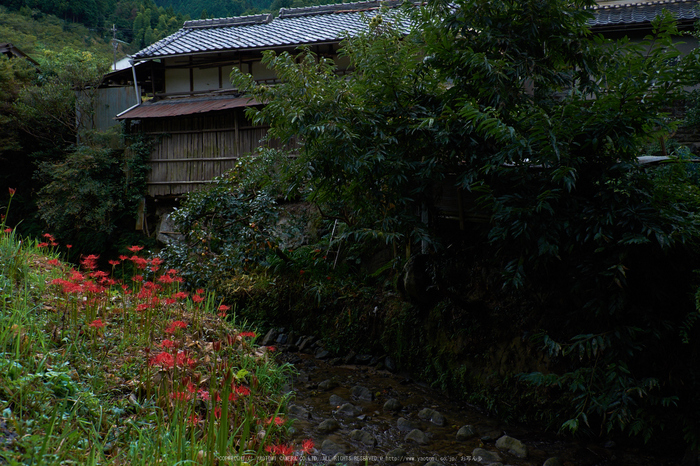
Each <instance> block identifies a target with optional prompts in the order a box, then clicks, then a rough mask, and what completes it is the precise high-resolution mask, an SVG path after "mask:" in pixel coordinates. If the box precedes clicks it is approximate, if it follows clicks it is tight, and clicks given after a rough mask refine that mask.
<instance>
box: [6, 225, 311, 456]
mask: <svg viewBox="0 0 700 466" xmlns="http://www.w3.org/2000/svg"><path fill="white" fill-rule="evenodd" d="M2 226H3V230H4V231H3V232H1V233H0V421H2V422H4V423H5V425H6V427H7V432H9V433H7V434H3V433H2V431H0V435H5V436H6V437H7V438H6V439H2V438H0V463H3V462H5V463H7V464H10V465H14V464H22V465H30V464H37V465H38V464H81V465H82V464H110V465H112V464H113V465H122V464H123V465H149V464H162V465H184V464H250V465H254V464H270V459H269V458H270V457H269V455H270V453H268V452H270V451H271V452H273V453H279V452H285V454H286V455H288V456H289V455H291V456H293V457H294V458H290V457H288V458H287V464H289V463H294V462H302V463H303V462H304V461H305V455H304V450H306V452H307V453H308V452H310V451H311V448H312V447H309V445H310V444H309V443H306V444H305V448H302V447H301V446H292V445H285V444H284V442H285V432H286V431H287V428H288V427H289V425H290V421H289V420H288V419H287V418H286V417H285V415H284V411H285V409H286V404H287V399H286V397H285V396H283V395H282V394H281V392H280V389H281V387H282V385H283V384H284V382H285V380H286V379H287V378H288V377H289V375H290V374H291V371H292V368H291V367H290V366H288V365H285V364H278V363H277V362H276V361H275V358H274V352H272V351H271V349H270V348H265V347H259V346H257V345H255V344H254V340H255V338H256V336H255V335H254V332H253V331H251V330H247V331H243V328H242V327H240V326H237V325H234V324H235V319H234V320H231V317H233V316H228V319H226V318H223V317H224V316H223V314H222V309H225V306H221V305H222V303H220V302H217V301H216V300H215V299H214V297H213V296H212V295H210V294H208V293H207V292H206V291H205V290H196V291H194V292H190V291H185V290H181V289H180V283H181V282H180V280H179V278H178V275H177V273H176V272H175V271H167V270H163V269H162V268H161V267H162V264H160V262H159V260H158V259H157V258H146V257H141V256H140V254H139V248H137V247H134V248H132V253H133V254H131V255H130V256H123V257H122V259H121V261H120V264H118V265H117V264H115V267H116V266H118V267H125V268H133V272H134V275H136V277H135V279H133V280H131V281H129V282H128V283H123V282H120V281H118V280H116V279H114V278H113V277H112V275H111V274H110V273H104V272H101V271H99V270H97V269H96V267H95V260H94V258H90V257H88V258H85V259H84V260H83V262H82V266H81V268H80V270H76V269H74V268H72V267H70V266H68V265H66V264H65V263H63V262H61V261H60V260H59V257H58V253H57V252H56V251H57V250H58V245H57V244H56V243H55V241H54V240H53V238H51V237H50V236H47V240H46V242H43V243H38V242H37V241H33V240H26V239H25V240H20V238H18V237H17V236H16V235H15V232H14V231H13V230H9V229H6V228H4V227H5V225H4V224H3V225H2ZM219 314H220V315H219ZM276 417H279V418H280V419H281V421H280V422H279V425H278V423H277V422H271V420H274V419H275V418H276ZM2 440H6V442H5V443H3V441H2ZM242 455H245V456H242ZM222 457H226V458H228V459H227V461H222V462H219V459H218V458H222ZM276 458H277V459H276V460H275V461H277V462H278V463H279V464H285V459H284V458H280V457H279V456H277V457H276ZM244 460H245V461H244Z"/></svg>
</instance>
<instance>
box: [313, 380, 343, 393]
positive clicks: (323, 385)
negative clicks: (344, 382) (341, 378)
mask: <svg viewBox="0 0 700 466" xmlns="http://www.w3.org/2000/svg"><path fill="white" fill-rule="evenodd" d="M337 386H338V382H336V381H335V380H331V379H326V380H324V381H322V382H319V384H318V389H319V390H323V391H324V392H327V391H328V390H333V389H334V388H335V387H337Z"/></svg>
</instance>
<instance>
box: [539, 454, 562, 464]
mask: <svg viewBox="0 0 700 466" xmlns="http://www.w3.org/2000/svg"><path fill="white" fill-rule="evenodd" d="M542 466H564V463H562V462H561V460H560V459H559V458H557V457H556V456H553V457H552V458H547V460H546V461H545V462H544V463H542Z"/></svg>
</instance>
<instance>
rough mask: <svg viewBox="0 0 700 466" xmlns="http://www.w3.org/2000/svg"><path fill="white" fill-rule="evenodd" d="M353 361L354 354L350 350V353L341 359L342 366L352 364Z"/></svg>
mask: <svg viewBox="0 0 700 466" xmlns="http://www.w3.org/2000/svg"><path fill="white" fill-rule="evenodd" d="M353 361H355V352H354V351H352V350H350V352H349V353H348V354H347V355H345V357H344V358H343V364H352V363H353Z"/></svg>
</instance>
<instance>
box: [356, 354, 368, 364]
mask: <svg viewBox="0 0 700 466" xmlns="http://www.w3.org/2000/svg"><path fill="white" fill-rule="evenodd" d="M371 360H372V355H371V354H358V355H357V356H355V364H369V362H370V361H371Z"/></svg>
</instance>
